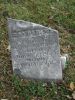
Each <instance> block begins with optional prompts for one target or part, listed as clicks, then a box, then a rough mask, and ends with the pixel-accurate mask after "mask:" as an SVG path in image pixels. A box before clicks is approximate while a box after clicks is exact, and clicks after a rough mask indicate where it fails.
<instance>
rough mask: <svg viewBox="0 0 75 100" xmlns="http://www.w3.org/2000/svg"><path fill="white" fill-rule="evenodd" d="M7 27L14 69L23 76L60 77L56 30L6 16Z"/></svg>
mask: <svg viewBox="0 0 75 100" xmlns="http://www.w3.org/2000/svg"><path fill="white" fill-rule="evenodd" d="M17 23H18V24H17ZM22 23H23V26H22ZM8 27H9V39H10V45H11V54H12V65H13V70H14V72H16V71H17V70H18V72H20V74H21V75H22V76H23V77H25V78H32V79H43V80H47V79H48V80H50V79H54V80H55V79H62V68H61V64H60V50H59V42H58V33H57V32H56V31H55V30H53V29H49V28H46V27H44V26H40V25H38V24H33V23H29V22H28V23H27V22H24V21H18V20H13V19H8ZM15 70H16V71H15Z"/></svg>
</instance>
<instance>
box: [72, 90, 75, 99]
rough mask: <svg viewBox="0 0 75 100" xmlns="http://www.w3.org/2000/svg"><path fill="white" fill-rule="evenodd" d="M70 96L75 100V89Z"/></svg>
mask: <svg viewBox="0 0 75 100" xmlns="http://www.w3.org/2000/svg"><path fill="white" fill-rule="evenodd" d="M72 97H73V99H74V100H75V91H74V92H73V93H72Z"/></svg>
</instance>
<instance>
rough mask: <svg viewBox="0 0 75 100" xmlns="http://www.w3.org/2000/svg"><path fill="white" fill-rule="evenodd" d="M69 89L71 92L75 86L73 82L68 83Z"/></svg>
mask: <svg viewBox="0 0 75 100" xmlns="http://www.w3.org/2000/svg"><path fill="white" fill-rule="evenodd" d="M70 89H71V90H72V91H73V90H74V89H75V85H74V83H73V82H71V83H70Z"/></svg>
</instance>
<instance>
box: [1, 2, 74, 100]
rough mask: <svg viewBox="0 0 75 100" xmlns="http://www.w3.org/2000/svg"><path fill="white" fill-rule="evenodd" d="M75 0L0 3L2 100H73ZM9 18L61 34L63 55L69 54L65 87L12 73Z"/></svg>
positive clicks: (64, 76) (64, 73)
mask: <svg viewBox="0 0 75 100" xmlns="http://www.w3.org/2000/svg"><path fill="white" fill-rule="evenodd" d="M74 12H75V0H36V1H35V0H0V99H2V98H7V99H9V100H69V99H70V100H72V99H73V97H72V93H73V92H74V90H71V89H70V86H69V84H70V83H71V82H75V13H74ZM7 17H11V18H15V19H22V20H26V21H32V22H35V23H39V24H42V25H45V26H48V27H52V28H54V29H57V30H58V31H59V40H60V50H61V54H63V53H68V54H69V57H70V60H69V62H68V63H67V64H68V65H67V66H68V68H66V69H65V70H64V71H63V82H62V83H59V84H58V83H54V82H51V83H45V82H42V81H30V80H23V79H19V78H18V77H17V76H14V75H13V73H12V65H11V60H10V52H9V51H8V50H7V46H8V30H7Z"/></svg>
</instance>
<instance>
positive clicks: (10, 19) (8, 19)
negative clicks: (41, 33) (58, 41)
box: [7, 18, 58, 34]
mask: <svg viewBox="0 0 75 100" xmlns="http://www.w3.org/2000/svg"><path fill="white" fill-rule="evenodd" d="M12 21H13V22H24V23H25V22H26V23H27V24H31V25H32V26H33V27H41V28H44V29H49V30H50V31H53V32H54V33H56V34H58V31H57V30H55V29H53V28H51V27H46V26H43V25H41V24H37V23H34V22H29V21H24V20H18V19H12V18H7V22H8V25H9V24H10V23H11V22H12ZM24 28H25V27H24Z"/></svg>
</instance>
